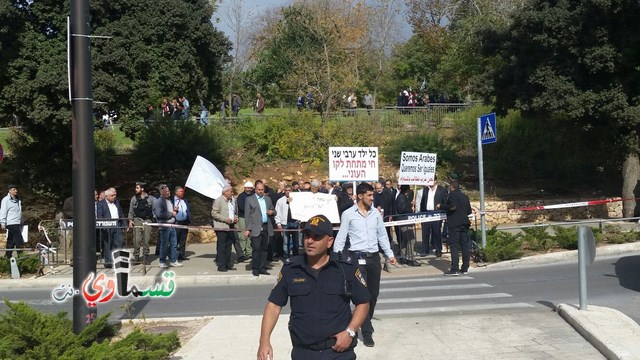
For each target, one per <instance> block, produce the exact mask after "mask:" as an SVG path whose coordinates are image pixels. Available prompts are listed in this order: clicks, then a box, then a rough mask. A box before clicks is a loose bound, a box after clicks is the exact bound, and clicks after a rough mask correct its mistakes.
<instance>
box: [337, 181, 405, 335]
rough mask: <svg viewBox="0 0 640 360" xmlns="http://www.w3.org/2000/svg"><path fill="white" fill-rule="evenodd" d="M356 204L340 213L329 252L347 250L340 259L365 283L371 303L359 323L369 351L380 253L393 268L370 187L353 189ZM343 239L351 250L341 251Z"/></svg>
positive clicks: (388, 247) (393, 262)
mask: <svg viewBox="0 0 640 360" xmlns="http://www.w3.org/2000/svg"><path fill="white" fill-rule="evenodd" d="M356 196H357V203H356V204H355V205H353V206H352V207H350V208H349V209H347V210H345V211H344V212H343V213H342V217H341V222H340V230H339V231H338V235H337V236H336V241H335V246H334V247H333V251H335V252H336V253H341V252H342V250H348V254H347V253H345V254H343V257H349V258H353V259H354V260H355V261H357V262H358V268H359V269H360V271H361V272H362V274H363V275H364V277H365V279H366V280H367V284H368V286H367V288H368V289H369V294H371V299H370V300H369V313H368V315H367V318H366V319H365V320H364V322H363V323H362V341H363V343H364V345H365V346H368V347H371V346H374V345H375V343H374V341H373V336H372V335H373V326H372V325H371V318H373V311H374V310H375V307H376V302H377V301H378V294H379V293H380V273H381V272H382V265H381V264H380V251H379V250H380V249H382V251H383V252H384V254H385V255H386V256H387V257H388V258H389V263H390V264H391V265H395V264H396V258H395V257H394V255H393V251H392V250H391V246H390V244H389V237H388V236H387V232H386V231H385V229H384V223H383V222H382V215H380V213H379V212H378V210H376V208H374V207H373V186H371V185H370V184H367V183H362V184H360V185H358V187H356ZM347 236H348V237H349V242H350V243H351V246H350V247H349V248H348V249H344V247H345V245H346V242H347Z"/></svg>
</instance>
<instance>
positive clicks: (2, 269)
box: [0, 253, 40, 275]
mask: <svg viewBox="0 0 640 360" xmlns="http://www.w3.org/2000/svg"><path fill="white" fill-rule="evenodd" d="M16 262H17V263H18V271H20V274H21V275H22V274H35V273H36V272H38V269H39V268H40V257H39V256H37V255H27V254H24V253H22V254H20V255H18V258H17V259H16ZM10 273H11V262H10V261H9V259H7V258H5V257H4V256H2V257H0V274H10Z"/></svg>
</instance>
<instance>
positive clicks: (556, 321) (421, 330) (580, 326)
mask: <svg viewBox="0 0 640 360" xmlns="http://www.w3.org/2000/svg"><path fill="white" fill-rule="evenodd" d="M214 247H215V245H214V244H190V245H188V249H187V256H188V257H189V258H190V260H189V261H185V262H184V263H183V264H184V266H183V267H178V268H169V269H161V268H159V267H158V261H157V259H156V258H155V257H152V264H151V265H150V266H146V267H144V266H141V265H134V266H132V268H131V270H130V277H129V282H130V283H132V284H143V283H153V282H154V281H156V280H157V278H158V276H159V275H161V274H162V273H163V272H164V271H165V270H171V271H173V272H174V273H175V274H176V282H177V283H179V285H181V286H188V285H196V284H230V285H236V284H256V283H265V284H266V283H270V284H272V283H274V282H275V280H276V277H277V273H278V271H279V269H280V266H281V265H280V263H274V264H273V270H270V273H271V274H270V275H260V276H253V275H252V274H251V269H250V263H249V262H245V263H241V264H236V265H235V267H236V268H237V270H235V271H229V272H224V273H222V272H218V271H216V268H217V267H216V266H215V264H214V263H213V259H214V252H215V249H214ZM634 252H635V253H637V252H640V242H638V243H631V244H623V245H611V246H605V247H600V248H598V249H597V256H612V255H619V254H630V253H634ZM570 259H576V262H577V252H576V251H566V252H558V253H552V254H544V255H537V256H532V257H528V258H523V259H518V260H512V261H506V262H503V263H498V264H491V265H489V266H487V267H485V268H478V269H477V271H490V270H491V269H495V268H508V267H515V266H529V265H535V264H546V263H552V262H561V261H566V260H570ZM418 260H419V262H420V263H421V264H422V266H419V267H411V266H407V265H399V266H395V267H394V266H390V270H391V271H390V272H389V273H387V272H383V273H382V278H383V279H388V278H396V277H406V276H438V275H441V274H443V273H444V272H445V271H446V270H447V269H448V266H449V257H448V254H445V255H444V256H443V257H442V258H436V257H435V256H433V255H431V256H428V257H424V258H418ZM97 268H98V272H99V273H104V274H105V275H107V276H114V271H113V270H111V269H104V267H103V266H102V264H98V267H97ZM54 270H55V274H54V273H51V270H50V269H49V268H47V269H46V271H45V273H46V275H45V276H42V277H39V278H36V277H35V276H33V275H29V276H25V277H23V278H21V279H18V280H14V279H2V280H0V289H10V288H35V287H40V288H50V289H51V290H53V289H54V288H56V287H58V286H60V285H63V284H71V283H72V281H73V268H71V267H70V266H66V265H64V266H58V267H55V268H54ZM558 314H560V315H561V316H562V317H561V316H558ZM563 318H564V319H565V320H566V321H565V320H563ZM260 322H261V317H260V316H217V317H214V319H213V320H211V321H210V322H209V323H208V324H207V325H206V326H204V327H203V328H202V330H200V331H199V332H198V333H197V334H196V335H195V336H194V337H193V338H192V339H191V341H189V342H188V343H187V344H183V346H182V348H181V349H180V350H179V351H178V352H177V353H176V354H175V357H174V359H255V358H256V352H257V346H258V337H259V331H260ZM287 322H288V315H283V316H281V318H280V320H279V322H278V325H277V327H276V329H275V331H274V334H273V336H272V345H273V347H274V352H275V355H276V359H287V358H290V350H291V344H290V340H289V334H288V331H287ZM376 323H377V324H378V326H376V329H377V331H376V333H375V337H374V338H375V340H376V346H375V347H373V348H366V347H364V346H363V345H362V344H360V345H359V346H358V347H357V350H356V353H357V354H358V356H359V357H360V358H362V359H383V358H385V359H386V358H389V357H390V356H393V357H397V356H398V355H400V356H401V357H400V358H402V359H451V358H454V359H456V358H461V359H462V358H464V359H495V358H501V359H546V358H555V359H602V358H604V357H603V355H602V354H605V355H606V357H607V358H612V359H640V345H639V344H640V325H638V324H637V323H635V322H634V321H633V320H631V319H630V318H629V317H627V316H626V315H624V314H622V313H620V312H618V311H615V310H612V309H609V308H602V307H597V306H589V309H588V311H579V310H576V307H575V305H566V304H560V305H559V306H558V309H557V312H553V311H548V312H543V311H540V310H535V311H534V310H526V311H523V310H519V311H501V312H499V313H498V312H495V313H492V314H473V315H464V316H462V315H452V314H446V315H420V316H411V317H398V316H395V317H391V316H384V317H381V318H380V319H374V326H375V325H376ZM572 326H573V328H575V330H574V329H573V328H572ZM581 335H582V336H581ZM585 339H586V340H585ZM240 340H242V341H240ZM589 343H591V344H592V345H593V346H591V345H589ZM596 349H598V350H599V351H598V350H596ZM601 353H602V354H601Z"/></svg>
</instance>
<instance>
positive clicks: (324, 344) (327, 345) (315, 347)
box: [293, 336, 358, 351]
mask: <svg viewBox="0 0 640 360" xmlns="http://www.w3.org/2000/svg"><path fill="white" fill-rule="evenodd" d="M335 344H336V338H334V337H331V338H328V339H324V340H322V341H318V342H317V343H315V344H310V345H302V344H293V347H295V348H300V349H305V350H311V351H322V350H327V349H331V348H332V347H333V345H335ZM357 344H358V336H355V337H354V338H353V340H351V345H349V348H351V349H352V348H354V347H356V345H357Z"/></svg>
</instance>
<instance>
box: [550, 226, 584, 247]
mask: <svg viewBox="0 0 640 360" xmlns="http://www.w3.org/2000/svg"><path fill="white" fill-rule="evenodd" d="M552 229H553V232H554V236H553V239H554V240H555V242H556V244H558V246H560V247H561V248H563V249H567V250H575V249H577V248H578V228H577V227H575V226H573V227H567V228H565V227H562V226H553V227H552Z"/></svg>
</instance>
